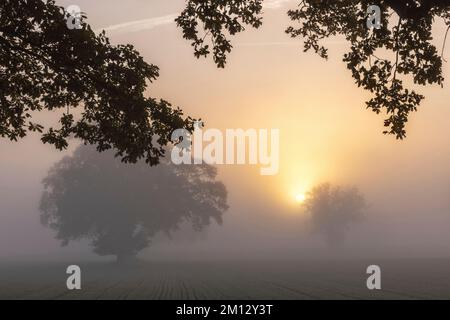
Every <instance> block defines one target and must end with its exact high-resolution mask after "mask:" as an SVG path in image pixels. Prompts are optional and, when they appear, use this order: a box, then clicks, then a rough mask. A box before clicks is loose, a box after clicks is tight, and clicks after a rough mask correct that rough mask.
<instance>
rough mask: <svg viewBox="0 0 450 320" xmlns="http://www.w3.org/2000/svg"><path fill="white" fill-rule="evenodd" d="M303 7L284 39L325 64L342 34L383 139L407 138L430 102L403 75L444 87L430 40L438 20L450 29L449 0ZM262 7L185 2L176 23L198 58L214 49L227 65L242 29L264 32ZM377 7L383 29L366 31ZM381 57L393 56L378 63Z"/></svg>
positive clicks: (252, 2)
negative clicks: (329, 45)
mask: <svg viewBox="0 0 450 320" xmlns="http://www.w3.org/2000/svg"><path fill="white" fill-rule="evenodd" d="M299 2H300V4H299V5H298V8H297V9H292V10H289V11H288V16H289V18H290V19H291V20H292V22H293V26H289V27H288V28H287V29H286V33H287V34H289V35H290V36H291V37H292V38H297V37H300V38H302V39H303V41H304V51H309V50H313V51H314V52H315V53H317V54H318V55H319V56H321V57H322V58H327V57H328V52H327V49H326V48H325V47H324V46H322V45H321V44H320V43H319V42H320V40H323V39H325V38H328V37H330V36H338V35H339V36H343V37H344V38H345V39H346V40H347V41H348V42H349V43H350V52H349V53H347V54H345V56H344V59H343V60H344V62H345V63H346V64H347V67H348V69H349V70H350V71H351V73H352V76H353V78H354V80H355V82H356V84H357V85H358V86H359V87H363V88H364V89H366V90H368V91H369V92H371V93H372V94H373V98H372V99H370V100H369V101H367V102H366V104H367V108H369V109H372V110H373V111H374V112H376V113H377V114H378V113H380V112H384V113H386V114H387V118H386V120H385V122H384V125H385V127H386V130H385V131H384V133H387V134H393V135H395V136H396V137H397V138H398V139H403V138H404V137H405V136H406V131H405V125H406V122H407V121H408V116H409V115H410V113H411V112H413V111H416V110H417V107H418V106H419V105H420V103H421V101H422V100H423V98H424V97H423V96H422V95H420V94H418V93H417V92H415V91H414V90H411V89H409V88H407V87H405V85H404V80H405V79H403V78H402V77H401V75H403V76H411V78H412V80H413V82H414V83H415V84H419V85H427V84H439V85H442V84H443V80H444V79H443V76H442V60H443V58H442V54H440V53H439V52H438V50H437V49H436V47H435V46H434V45H433V44H432V42H431V40H432V39H433V38H432V24H433V22H434V21H435V19H436V18H442V19H443V20H444V22H445V24H446V25H447V26H449V28H450V0H302V1H299ZM262 3H263V0H218V1H203V0H187V6H186V9H185V10H184V11H183V12H182V14H181V15H180V17H178V19H177V20H176V21H177V24H178V26H179V27H181V28H182V30H183V35H184V38H186V39H187V40H189V41H191V42H192V45H193V46H194V50H195V55H196V56H197V57H200V56H207V55H208V54H209V53H210V51H212V52H213V56H214V61H215V62H216V64H217V66H218V67H224V66H225V63H226V55H227V53H229V52H230V51H231V49H232V45H231V43H230V40H228V38H227V36H228V35H234V34H236V33H238V32H241V31H243V30H244V26H245V25H249V26H252V27H255V28H258V27H259V26H260V25H261V24H262ZM371 5H378V6H379V7H380V8H381V11H382V15H381V18H382V21H381V28H380V29H378V30H377V29H374V30H369V29H368V28H367V24H366V22H367V18H368V13H367V9H368V7H369V6H371ZM394 13H395V16H396V18H394V17H393V14H394ZM394 20H395V22H394ZM393 22H394V23H393ZM447 31H448V29H447ZM208 37H209V39H210V41H209V42H207V39H208ZM445 38H446V35H445ZM208 43H209V44H208ZM444 43H445V40H444ZM210 45H211V46H212V48H210ZM378 51H380V52H381V54H383V55H385V54H386V55H387V57H384V58H381V57H378ZM389 52H391V53H392V55H393V57H390V55H389ZM442 52H443V50H442ZM381 54H380V55H381ZM404 78H407V77H404Z"/></svg>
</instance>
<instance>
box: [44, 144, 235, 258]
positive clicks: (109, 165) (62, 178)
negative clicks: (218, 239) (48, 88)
mask: <svg viewBox="0 0 450 320" xmlns="http://www.w3.org/2000/svg"><path fill="white" fill-rule="evenodd" d="M109 153H110V152H105V153H99V152H97V151H96V150H95V148H94V147H91V146H81V147H79V148H78V149H77V150H76V151H75V153H74V154H73V156H70V157H66V158H64V159H63V160H61V161H60V162H58V163H57V164H56V165H54V167H53V168H52V169H51V170H50V171H49V173H48V175H47V177H46V178H45V179H44V181H43V184H44V186H45V191H44V192H43V195H42V198H41V205H40V210H41V212H42V214H41V221H42V223H43V224H44V225H45V226H48V227H50V228H51V229H53V230H55V231H56V238H57V239H59V240H61V242H62V244H63V245H67V244H68V243H69V242H70V241H75V240H80V239H88V240H90V243H91V245H92V247H93V248H94V251H95V252H96V253H97V254H99V255H117V256H118V258H119V260H120V259H121V258H122V257H130V256H134V255H136V254H137V253H138V252H139V251H140V250H142V249H144V248H145V247H147V246H148V245H149V244H150V240H151V238H152V237H153V236H154V235H155V234H156V233H157V232H165V233H169V234H170V233H171V232H172V231H175V230H177V228H178V227H179V226H180V224H182V223H190V224H192V226H193V228H194V229H195V230H197V231H200V230H202V229H203V228H204V227H206V226H208V225H209V224H210V223H211V220H215V221H216V222H217V223H219V224H220V223H221V222H222V215H223V213H224V211H226V210H227V208H228V206H227V191H226V188H225V186H224V185H223V183H221V182H220V181H217V180H216V175H217V170H216V168H215V167H212V166H209V165H179V166H177V165H173V164H171V163H169V162H168V161H161V163H160V164H159V165H158V166H155V167H150V166H148V165H146V164H145V163H144V162H143V161H140V162H138V163H136V164H126V163H123V162H120V161H119V160H118V159H115V158H114V157H112V156H111V154H109Z"/></svg>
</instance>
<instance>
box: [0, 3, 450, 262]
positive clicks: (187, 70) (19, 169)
mask: <svg viewBox="0 0 450 320" xmlns="http://www.w3.org/2000/svg"><path fill="white" fill-rule="evenodd" d="M74 2H75V1H74V0H70V1H62V0H59V1H57V3H58V4H60V5H62V6H67V5H71V4H74ZM76 4H77V5H78V6H80V7H81V9H82V11H83V12H86V13H87V15H88V22H89V23H90V24H91V25H92V27H93V29H94V30H103V29H104V30H105V31H106V33H107V35H108V36H109V37H110V39H111V41H112V43H115V44H119V43H123V44H125V43H131V44H133V45H134V46H135V47H136V49H137V50H138V51H139V52H140V53H141V54H142V55H143V56H144V58H145V59H146V61H147V62H150V63H153V64H155V65H157V66H158V67H159V68H160V77H159V79H158V80H157V81H156V82H154V83H153V84H151V85H150V86H149V89H148V95H150V96H152V97H157V98H164V99H166V100H168V101H170V102H171V103H173V104H174V105H178V106H180V107H181V108H182V109H183V110H184V112H185V114H188V115H191V116H193V117H198V118H202V119H203V120H204V121H205V123H206V128H219V129H226V128H243V129H248V128H255V129H260V128H278V129H280V134H281V137H280V139H281V140H280V143H281V152H280V171H279V174H278V175H276V176H260V175H259V167H258V166H256V167H251V166H219V173H220V174H219V178H220V180H222V181H223V182H224V183H225V185H226V186H227V189H228V192H229V204H230V209H229V211H228V212H226V213H225V216H224V224H223V226H213V227H211V229H210V230H209V231H208V232H207V235H206V236H207V241H200V240H199V241H196V242H195V243H193V244H192V243H188V244H185V243H180V242H177V241H173V242H171V243H169V242H168V243H164V242H163V243H161V244H156V245H155V246H154V247H152V248H150V249H148V250H147V251H148V252H149V254H153V253H157V255H159V256H160V257H163V258H164V257H173V256H175V255H176V256H186V257H192V256H195V257H201V258H208V257H216V258H219V257H244V256H248V253H251V254H252V256H255V257H256V256H258V257H267V256H270V257H272V256H277V255H280V256H281V255H282V253H284V252H288V251H289V250H290V249H292V248H294V249H295V250H299V255H302V254H304V255H307V254H308V252H310V251H319V250H325V251H324V252H327V254H329V252H328V251H326V249H323V248H322V244H321V242H320V241H319V240H318V239H315V238H314V237H310V234H309V231H308V223H307V217H306V216H305V214H304V212H302V210H301V208H300V207H299V204H298V203H296V201H295V196H296V195H297V194H299V193H305V192H307V191H308V190H310V189H311V188H312V187H313V186H314V185H317V184H319V183H322V182H331V183H333V184H342V185H355V186H357V187H358V188H359V189H360V190H361V191H362V192H363V193H364V194H365V197H366V199H367V201H368V203H369V208H368V211H367V218H366V220H365V221H364V222H363V223H362V224H361V226H359V227H358V228H357V229H355V230H352V231H351V232H350V234H349V243H351V244H352V245H351V246H349V249H348V251H349V252H350V254H351V253H352V252H353V251H354V252H356V253H355V254H358V255H360V254H362V252H363V251H364V253H365V254H368V253H367V250H368V249H367V248H370V250H371V254H372V253H373V254H380V255H398V254H400V253H401V254H411V255H415V254H416V255H421V254H429V255H438V256H441V255H449V254H450V245H449V243H450V242H449V240H450V126H449V125H448V119H449V117H450V108H449V107H450V105H449V101H450V90H448V84H447V83H445V85H444V88H443V89H441V88H440V87H439V86H434V87H426V88H420V92H421V93H423V94H424V95H425V96H426V99H425V101H424V102H423V103H422V105H421V106H420V109H419V111H418V112H417V113H414V114H413V115H412V116H411V118H410V122H409V123H408V126H407V130H408V136H407V139H406V140H404V141H398V140H395V138H394V137H392V136H385V135H383V134H382V131H383V130H384V128H383V116H382V115H376V114H374V113H373V112H371V111H369V110H366V109H365V103H364V102H365V101H366V99H367V98H368V97H369V96H368V95H367V93H366V92H364V91H363V90H362V89H359V88H357V86H356V85H355V84H354V83H353V79H352V77H351V74H350V72H349V71H348V70H347V69H346V66H345V64H344V63H343V62H342V55H343V54H344V53H345V52H346V50H347V49H348V44H347V43H345V42H344V41H342V40H341V39H339V38H332V39H328V40H326V41H324V44H325V45H326V46H327V47H328V48H329V50H330V51H329V55H330V58H329V59H328V60H323V59H321V58H319V57H318V56H316V55H314V54H313V53H303V52H302V43H301V40H299V39H295V40H294V39H290V38H289V37H288V36H287V35H286V34H285V33H284V30H285V28H286V27H287V26H288V25H289V19H288V18H287V16H286V11H287V10H288V9H289V8H294V7H295V6H296V1H290V0H275V1H266V3H265V6H264V23H263V26H262V27H261V28H260V29H259V30H252V29H250V28H249V29H248V30H246V31H245V32H244V33H242V34H239V35H238V36H236V37H233V39H232V41H233V46H234V48H233V51H232V53H231V54H230V55H229V57H228V63H227V66H226V68H225V69H224V70H222V69H217V68H216V67H215V65H214V63H213V61H212V59H211V58H207V59H196V58H195V57H194V55H193V52H192V48H191V46H190V44H189V43H188V42H186V41H185V40H183V39H182V34H181V30H179V29H178V28H176V25H175V23H173V18H174V17H175V16H176V15H177V14H178V13H179V12H181V10H182V9H183V4H184V1H181V0H173V1H162V0H129V1H127V2H126V3H124V2H123V1H118V0H108V1H106V0H98V1H95V2H94V1H86V0H85V1H83V0H77V1H76ZM434 34H435V35H436V37H435V39H434V41H435V43H436V46H437V47H438V48H440V47H441V44H442V41H443V34H444V26H443V25H442V24H440V23H439V22H437V23H436V28H435V32H434ZM449 48H450V46H447V49H446V51H445V52H444V56H446V57H448V59H449V60H450V49H449ZM444 77H445V78H447V79H450V64H449V63H446V64H445V65H444ZM41 116H42V117H43V119H51V118H52V115H51V114H50V115H41ZM48 121H51V120H48ZM76 143H77V142H76V141H73V144H72V145H71V147H70V148H69V150H67V151H65V152H59V151H56V150H54V149H53V148H52V147H50V146H48V145H42V144H41V143H40V141H39V138H38V137H36V136H33V135H30V136H29V137H27V138H25V139H23V140H22V141H20V142H19V143H11V142H9V141H6V140H1V141H0V148H1V153H0V176H1V177H2V182H1V184H0V258H5V259H6V258H9V259H16V258H17V259H18V258H23V257H36V258H39V257H41V258H42V257H63V256H70V255H73V254H80V255H84V254H85V253H86V252H87V250H86V248H85V247H84V246H83V245H73V246H70V247H69V248H64V249H61V248H60V247H59V244H58V243H57V241H55V240H54V239H53V235H52V233H51V231H49V230H46V229H44V228H43V227H42V226H41V225H40V224H39V211H38V209H37V207H38V202H39V198H40V195H41V192H42V185H41V180H42V179H43V178H44V177H45V175H46V172H47V170H48V169H49V167H50V166H51V165H52V164H53V163H55V162H56V161H58V160H59V159H61V158H62V157H63V156H64V155H68V154H70V153H71V152H72V151H73V150H74V148H75V147H76ZM181 242H182V241H181ZM12 244H14V245H12ZM302 250H303V251H302ZM370 250H369V251H370ZM150 252H151V253H150Z"/></svg>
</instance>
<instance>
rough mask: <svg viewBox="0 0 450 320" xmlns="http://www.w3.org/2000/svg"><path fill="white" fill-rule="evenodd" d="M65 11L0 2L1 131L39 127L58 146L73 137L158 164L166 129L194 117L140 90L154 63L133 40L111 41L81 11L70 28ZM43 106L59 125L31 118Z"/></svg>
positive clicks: (186, 124) (32, 1) (19, 133)
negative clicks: (76, 23) (77, 24)
mask: <svg viewBox="0 0 450 320" xmlns="http://www.w3.org/2000/svg"><path fill="white" fill-rule="evenodd" d="M68 16H69V14H68V13H66V12H65V10H64V8H62V7H59V6H56V5H55V1H53V0H50V1H43V0H2V1H1V3H0V136H1V137H6V138H9V139H10V140H13V141H17V140H18V139H20V138H23V137H25V136H26V135H27V133H28V132H30V131H32V132H39V133H42V141H43V142H44V143H50V144H53V145H55V147H56V148H58V149H65V148H66V147H67V145H68V138H69V137H71V136H74V137H76V138H80V139H81V140H82V141H83V142H85V143H88V144H93V145H96V146H97V148H98V150H99V151H103V150H107V149H111V148H114V149H115V150H116V152H117V155H118V156H120V157H121V158H122V160H123V161H124V162H136V161H137V160H138V159H140V158H144V159H145V160H146V161H147V162H148V163H150V164H156V163H158V159H159V157H160V156H162V155H163V154H164V148H163V147H164V146H165V145H166V144H167V143H168V141H170V140H169V138H170V134H171V133H172V131H173V130H174V129H178V128H186V129H189V130H192V128H193V119H191V118H189V117H188V118H183V113H182V111H181V110H180V109H179V108H173V107H172V106H171V105H170V104H169V103H168V102H166V101H164V100H160V101H157V100H156V99H153V98H147V97H145V96H144V92H145V90H146V88H147V81H148V82H152V81H153V80H155V79H156V78H157V77H158V68H157V67H156V66H154V65H151V64H148V63H146V62H145V61H144V59H143V58H142V56H141V55H140V54H139V52H137V51H136V50H135V49H134V48H133V46H132V45H118V46H114V45H111V44H110V42H109V40H108V38H107V37H106V36H105V34H104V33H101V34H99V35H96V34H95V33H94V32H93V31H92V29H91V27H90V26H89V25H88V24H86V23H85V22H84V20H83V19H84V18H85V16H84V15H83V17H82V20H81V29H79V30H78V29H72V30H71V29H69V28H68V27H67V22H66V18H68ZM79 109H81V110H80V111H78V110H79ZM44 110H48V111H55V110H59V112H60V115H61V117H60V121H59V122H60V125H58V128H48V129H45V128H44V127H43V125H42V124H40V123H38V122H37V120H35V115H36V112H38V111H44ZM154 137H158V138H157V139H156V138H154Z"/></svg>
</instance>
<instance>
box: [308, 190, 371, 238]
mask: <svg viewBox="0 0 450 320" xmlns="http://www.w3.org/2000/svg"><path fill="white" fill-rule="evenodd" d="M364 208H365V201H364V197H363V196H362V195H361V194H360V193H359V191H358V190H357V189H356V188H347V187H340V186H332V185H331V184H328V183H325V184H321V185H318V186H316V187H315V188H313V189H312V190H311V191H310V192H309V193H308V195H307V197H306V200H305V202H304V203H303V209H304V210H305V211H306V212H307V213H309V214H310V216H311V222H312V228H313V231H314V232H316V233H318V234H321V235H322V236H324V237H325V239H326V241H327V243H328V244H329V245H330V246H339V245H341V244H342V243H343V241H344V240H345V233H346V231H347V230H348V228H349V227H350V225H351V224H352V223H355V222H358V221H360V220H361V219H362V218H363V216H364V212H363V211H364Z"/></svg>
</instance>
